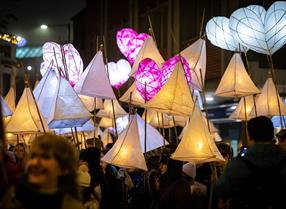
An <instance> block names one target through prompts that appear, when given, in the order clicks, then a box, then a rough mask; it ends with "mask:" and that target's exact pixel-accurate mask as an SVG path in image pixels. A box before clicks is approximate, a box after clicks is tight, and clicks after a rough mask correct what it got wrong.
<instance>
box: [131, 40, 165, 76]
mask: <svg viewBox="0 0 286 209" xmlns="http://www.w3.org/2000/svg"><path fill="white" fill-rule="evenodd" d="M145 58H150V59H152V60H154V61H155V62H156V64H157V65H158V66H159V68H161V66H162V63H163V62H164V59H163V57H162V55H161V54H160V52H159V50H158V48H157V46H156V43H155V41H154V40H153V38H152V37H149V38H147V39H146V40H145V41H144V43H143V45H142V47H141V49H140V51H139V53H138V55H137V57H136V59H135V62H134V64H133V66H132V70H131V72H130V74H129V75H130V76H133V75H134V74H135V72H136V71H137V69H138V66H139V63H140V62H141V61H142V60H143V59H145Z"/></svg>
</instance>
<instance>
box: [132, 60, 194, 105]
mask: <svg viewBox="0 0 286 209" xmlns="http://www.w3.org/2000/svg"><path fill="white" fill-rule="evenodd" d="M181 60H182V63H183V67H184V71H185V75H186V77H187V81H188V83H189V84H190V83H191V80H192V78H191V73H190V67H189V65H188V63H187V61H186V59H185V58H184V57H181ZM179 61H180V57H179V55H176V56H174V57H172V58H170V59H168V60H167V61H166V62H165V63H164V64H163V66H162V69H160V68H159V67H158V66H157V64H156V63H155V61H154V60H152V59H150V58H146V59H143V60H142V61H141V62H140V63H139V67H138V70H137V71H136V74H135V77H134V78H135V81H136V88H137V90H138V92H139V93H140V95H141V96H142V97H143V98H144V99H145V82H146V100H147V101H149V100H151V99H152V98H153V97H154V96H155V95H156V94H157V93H158V92H159V91H160V89H161V88H162V86H163V85H164V84H165V83H166V82H167V80H168V79H169V78H170V76H171V74H172V72H173V70H174V68H175V66H176V64H177V63H178V62H179Z"/></svg>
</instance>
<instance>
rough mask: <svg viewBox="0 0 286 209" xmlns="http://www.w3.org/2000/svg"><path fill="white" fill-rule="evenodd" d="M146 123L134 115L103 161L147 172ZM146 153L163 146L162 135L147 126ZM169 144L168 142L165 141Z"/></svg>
mask: <svg viewBox="0 0 286 209" xmlns="http://www.w3.org/2000/svg"><path fill="white" fill-rule="evenodd" d="M144 126H145V122H144V120H142V119H141V117H140V116H139V115H137V114H136V115H132V116H131V121H130V123H129V124H128V127H127V128H126V129H125V130H124V131H123V132H122V133H121V134H120V135H119V137H118V139H117V141H116V142H115V144H114V145H113V147H112V148H111V149H110V150H109V151H108V152H107V153H106V155H105V156H104V157H103V158H101V160H102V161H104V162H107V163H110V164H113V165H117V166H119V167H124V168H139V169H142V170H145V171H147V166H146V162H145V158H144V155H143V152H144V144H145V142H144V138H145V133H144ZM146 126H147V131H146V132H147V133H148V134H147V138H146V152H149V151H151V150H153V149H156V148H158V147H160V146H163V140H164V139H163V137H162V136H161V135H160V133H159V132H158V131H157V130H156V129H154V128H153V127H151V126H150V125H148V124H146ZM165 143H166V144H168V142H167V141H165Z"/></svg>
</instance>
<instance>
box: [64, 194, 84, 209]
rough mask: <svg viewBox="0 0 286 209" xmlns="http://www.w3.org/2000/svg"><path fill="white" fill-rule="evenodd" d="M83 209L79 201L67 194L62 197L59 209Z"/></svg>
mask: <svg viewBox="0 0 286 209" xmlns="http://www.w3.org/2000/svg"><path fill="white" fill-rule="evenodd" d="M71 208H72V209H84V206H83V204H82V203H81V201H80V200H78V199H76V198H74V197H72V196H71V195H69V194H65V195H64V197H63V203H62V208H61V209H71Z"/></svg>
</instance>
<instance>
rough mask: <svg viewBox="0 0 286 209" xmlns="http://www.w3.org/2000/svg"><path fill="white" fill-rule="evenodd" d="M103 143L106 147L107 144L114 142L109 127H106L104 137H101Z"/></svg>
mask: <svg viewBox="0 0 286 209" xmlns="http://www.w3.org/2000/svg"><path fill="white" fill-rule="evenodd" d="M101 141H102V143H103V147H104V148H106V145H107V144H109V143H113V141H112V137H111V134H110V133H109V132H108V129H105V130H104V132H103V137H102V139H101Z"/></svg>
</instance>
